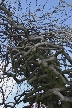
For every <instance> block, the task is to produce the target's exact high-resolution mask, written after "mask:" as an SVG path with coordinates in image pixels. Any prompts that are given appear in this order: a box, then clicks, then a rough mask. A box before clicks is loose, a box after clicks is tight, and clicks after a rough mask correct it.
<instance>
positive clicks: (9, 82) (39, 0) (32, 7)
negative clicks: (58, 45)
mask: <svg viewBox="0 0 72 108" xmlns="http://www.w3.org/2000/svg"><path fill="white" fill-rule="evenodd" d="M7 1H8V0H5V3H6V2H7ZM9 1H10V0H9ZM9 1H8V2H9ZM14 1H15V0H11V6H16V7H17V6H18V4H17V3H15V2H14ZM25 1H26V0H21V3H22V4H21V5H22V12H24V13H26V7H28V6H29V4H30V11H31V12H34V10H36V9H37V7H42V6H43V5H44V4H45V1H47V0H37V6H36V0H27V3H26V2H25ZM30 1H31V3H30ZM66 1H67V2H68V3H71V4H72V0H66ZM0 2H1V0H0ZM58 3H59V0H48V2H47V4H46V6H45V8H44V10H43V12H45V11H51V10H52V6H56V5H58ZM39 5H40V6H39ZM50 8H51V9H50ZM49 9H50V10H49ZM68 10H69V8H67V9H66V11H67V12H68ZM17 13H18V14H17ZM16 14H17V15H19V16H20V12H17V11H16ZM54 17H55V15H54ZM58 17H59V16H58ZM62 18H64V16H63V17H62ZM71 21H72V18H69V20H67V21H66V22H65V23H66V24H68V25H69V24H71V23H70V22H71ZM70 26H71V27H72V25H70ZM70 55H71V54H70ZM0 64H1V61H0ZM2 65H3V64H2ZM2 65H1V66H0V68H1V67H2ZM10 66H11V64H10V65H9V67H10ZM7 69H8V68H7ZM1 73H2V71H1V72H0V74H1ZM4 81H5V82H6V83H4ZM4 81H2V82H1V84H0V86H3V88H4V89H6V94H5V96H6V97H7V96H8V94H9V92H10V91H9V90H10V89H12V87H13V84H14V87H13V89H12V94H10V95H9V97H8V99H7V102H8V101H10V100H11V101H13V97H14V96H15V94H16V92H17V87H18V86H17V84H16V82H15V81H14V80H13V79H12V78H10V79H8V80H7V79H6V78H5V79H4ZM26 88H27V85H24V83H23V84H21V89H20V91H19V93H21V92H22V91H21V90H23V89H26ZM27 104H28V103H27ZM27 104H26V105H27ZM23 105H24V104H23V103H21V104H20V105H17V106H16V108H22V106H23ZM1 108H3V106H2V107H1Z"/></svg>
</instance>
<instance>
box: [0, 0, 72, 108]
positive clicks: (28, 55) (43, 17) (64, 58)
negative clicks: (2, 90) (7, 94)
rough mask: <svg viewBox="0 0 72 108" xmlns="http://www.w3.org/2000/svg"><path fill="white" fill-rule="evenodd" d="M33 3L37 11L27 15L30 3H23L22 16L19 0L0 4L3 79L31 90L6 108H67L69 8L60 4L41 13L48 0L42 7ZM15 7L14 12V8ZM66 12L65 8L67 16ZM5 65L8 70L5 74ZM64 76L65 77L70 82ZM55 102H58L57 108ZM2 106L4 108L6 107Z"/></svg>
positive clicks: (71, 70) (71, 38) (71, 50)
mask: <svg viewBox="0 0 72 108" xmlns="http://www.w3.org/2000/svg"><path fill="white" fill-rule="evenodd" d="M35 2H36V6H37V8H36V9H35V10H34V11H33V12H31V2H28V1H27V0H26V3H27V5H28V7H27V8H26V12H25V13H22V4H21V3H22V2H20V0H18V1H15V2H14V3H13V6H12V3H11V2H10V1H6V2H5V0H3V1H2V2H1V3H0V25H1V29H0V40H1V44H0V56H1V61H2V62H5V65H4V68H3V75H7V77H12V78H13V79H14V80H15V81H16V83H17V84H18V85H19V86H20V84H22V83H23V82H24V81H27V85H28V86H31V87H30V88H28V89H27V90H23V91H22V93H21V94H17V95H16V96H15V97H14V100H15V102H14V103H13V105H11V106H9V107H11V108H14V107H15V106H16V104H19V103H20V102H22V101H23V102H24V103H25V102H35V101H37V102H40V101H41V102H42V103H44V104H45V105H47V106H49V107H50V108H55V107H57V108H61V107H62V108H64V107H65V106H66V108H71V107H72V103H71V102H72V82H71V78H72V59H71V54H72V28H71V26H70V25H66V24H65V21H67V19H69V18H71V13H69V12H71V11H72V9H71V8H72V5H71V4H68V3H66V2H65V1H64V0H60V1H59V2H58V5H57V6H55V7H51V8H50V9H49V11H45V6H46V5H47V4H48V0H47V1H46V2H45V4H44V5H43V6H40V5H38V1H37V0H36V1H35ZM16 3H17V4H18V5H16V6H18V8H17V7H15V6H14V4H16ZM28 3H29V4H28ZM66 8H69V11H68V12H67V11H66ZM17 9H18V11H17ZM44 11H45V12H44ZM17 12H19V14H20V15H19V14H18V13H17ZM63 15H65V16H63ZM62 16H63V17H62ZM61 17H62V18H61ZM9 63H11V67H10V69H9V70H8V71H6V68H7V66H8V64H9ZM65 74H68V75H69V77H70V81H69V80H68V79H67V78H66V76H65ZM66 84H68V85H69V86H67V87H66V86H65V85H66ZM58 100H61V102H62V103H61V104H60V105H59V104H58ZM2 104H4V105H5V107H7V108H8V105H7V103H2Z"/></svg>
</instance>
